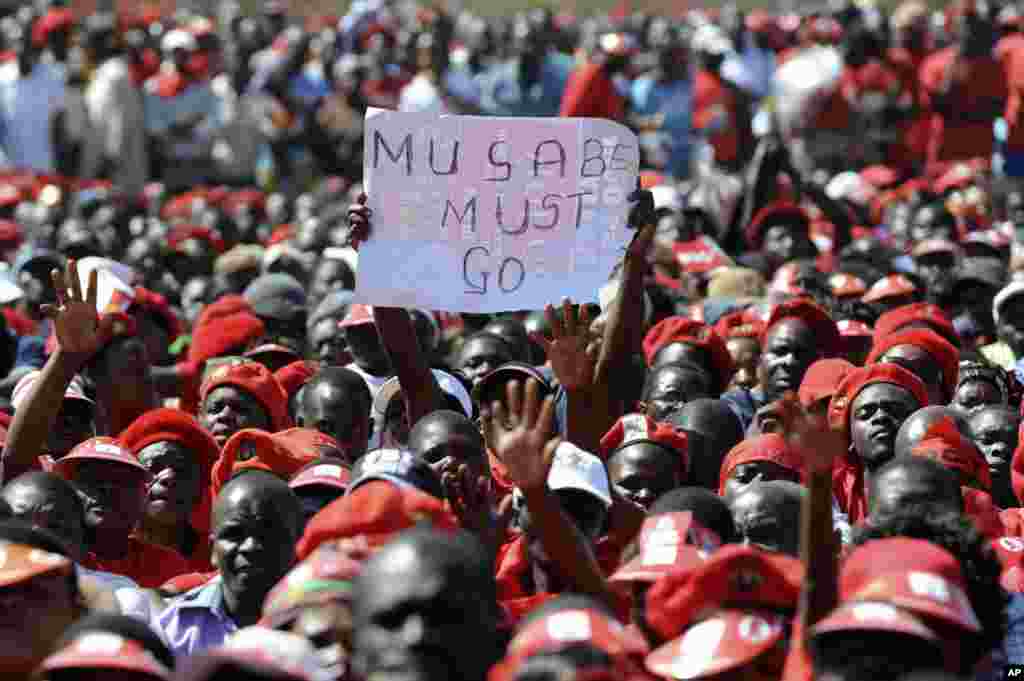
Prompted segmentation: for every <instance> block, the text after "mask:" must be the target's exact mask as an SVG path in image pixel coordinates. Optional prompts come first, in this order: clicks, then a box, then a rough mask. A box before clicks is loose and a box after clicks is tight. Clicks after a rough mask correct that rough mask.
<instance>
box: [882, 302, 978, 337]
mask: <svg viewBox="0 0 1024 681" xmlns="http://www.w3.org/2000/svg"><path fill="white" fill-rule="evenodd" d="M908 326H914V327H918V326H924V327H927V328H929V329H931V330H932V331H934V332H935V333H937V334H939V335H940V336H942V337H943V338H945V339H946V340H947V341H949V342H950V343H951V344H952V345H954V346H955V347H960V337H959V336H958V335H957V332H956V329H955V328H954V327H953V322H951V321H950V320H949V317H947V316H946V313H945V312H943V311H942V308H941V307H939V306H938V305H932V304H931V303H911V304H910V305H901V306H899V307H897V308H896V309H895V310H889V311H888V312H886V313H885V314H883V315H882V316H881V317H879V318H878V321H877V322H875V335H874V338H875V340H876V341H879V340H881V339H883V338H886V337H887V336H890V335H892V334H894V333H896V332H897V331H901V330H903V329H904V328H906V327H908Z"/></svg>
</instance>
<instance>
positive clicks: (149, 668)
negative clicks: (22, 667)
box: [40, 651, 171, 681]
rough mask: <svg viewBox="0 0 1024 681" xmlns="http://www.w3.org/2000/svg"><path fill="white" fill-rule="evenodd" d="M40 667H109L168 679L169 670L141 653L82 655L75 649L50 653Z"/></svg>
mask: <svg viewBox="0 0 1024 681" xmlns="http://www.w3.org/2000/svg"><path fill="white" fill-rule="evenodd" d="M40 669H41V670H42V671H44V672H55V671H70V670H76V669H77V670H97V671H99V670H104V669H111V670H117V671H124V672H134V673H136V674H147V675H149V676H150V677H152V678H153V679H155V680H159V681H168V679H170V678H171V676H170V673H169V671H167V670H166V669H162V668H161V667H160V666H159V663H157V662H155V661H152V660H149V659H147V658H146V657H144V656H141V655H95V656H94V655H83V654H82V653H79V652H77V651H67V652H62V653H57V654H56V655H52V656H50V657H48V658H47V659H46V660H44V661H43V664H42V665H41V666H40Z"/></svg>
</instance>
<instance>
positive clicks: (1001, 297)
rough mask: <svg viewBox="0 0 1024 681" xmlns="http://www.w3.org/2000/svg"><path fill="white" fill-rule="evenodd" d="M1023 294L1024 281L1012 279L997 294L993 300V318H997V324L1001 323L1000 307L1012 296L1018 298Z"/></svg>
mask: <svg viewBox="0 0 1024 681" xmlns="http://www.w3.org/2000/svg"><path fill="white" fill-rule="evenodd" d="M1022 294H1024V281H1012V282H1010V284H1009V285H1008V286H1006V287H1004V288H1003V290H1002V291H1000V292H999V293H997V294H996V297H995V298H994V299H993V300H992V319H993V320H995V323H996V324H998V323H999V310H1000V308H1002V307H1003V305H1005V304H1006V303H1007V302H1009V300H1010V298H1016V297H1017V296H1019V295H1022Z"/></svg>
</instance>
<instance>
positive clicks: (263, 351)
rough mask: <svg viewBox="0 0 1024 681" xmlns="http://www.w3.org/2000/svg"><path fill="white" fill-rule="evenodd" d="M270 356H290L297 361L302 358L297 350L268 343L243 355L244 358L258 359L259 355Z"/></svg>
mask: <svg viewBox="0 0 1024 681" xmlns="http://www.w3.org/2000/svg"><path fill="white" fill-rule="evenodd" d="M269 354H279V355H288V356H289V357H294V358H296V359H298V358H299V357H300V355H299V353H297V352H296V351H295V350H293V349H291V348H289V347H288V346H286V345H278V344H276V343H268V344H266V345H260V346H257V347H255V348H253V349H252V350H247V351H246V353H245V355H243V356H244V357H256V356H258V355H269Z"/></svg>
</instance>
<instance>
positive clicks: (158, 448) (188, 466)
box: [139, 442, 202, 525]
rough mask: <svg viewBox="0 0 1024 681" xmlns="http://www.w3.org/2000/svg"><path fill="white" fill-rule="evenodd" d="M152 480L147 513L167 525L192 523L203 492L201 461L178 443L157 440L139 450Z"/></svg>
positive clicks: (140, 457) (152, 518)
mask: <svg viewBox="0 0 1024 681" xmlns="http://www.w3.org/2000/svg"><path fill="white" fill-rule="evenodd" d="M139 463H141V464H142V465H143V466H145V467H146V470H148V471H149V474H150V475H151V476H152V479H151V480H150V482H149V486H148V488H147V490H146V506H145V513H146V516H147V517H149V518H150V519H151V520H154V521H156V522H159V523H161V524H165V525H177V524H179V523H183V522H186V523H187V522H188V516H189V514H190V513H192V509H193V507H195V505H196V504H197V503H198V502H199V499H200V497H201V495H202V490H201V488H200V485H201V484H202V481H201V480H200V478H201V473H200V470H199V463H198V462H197V461H196V459H195V456H194V455H193V454H192V452H190V451H189V450H188V449H186V448H185V447H184V446H183V445H181V444H179V443H177V442H154V443H153V444H151V445H147V446H146V447H144V448H143V449H142V451H140V452H139Z"/></svg>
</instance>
